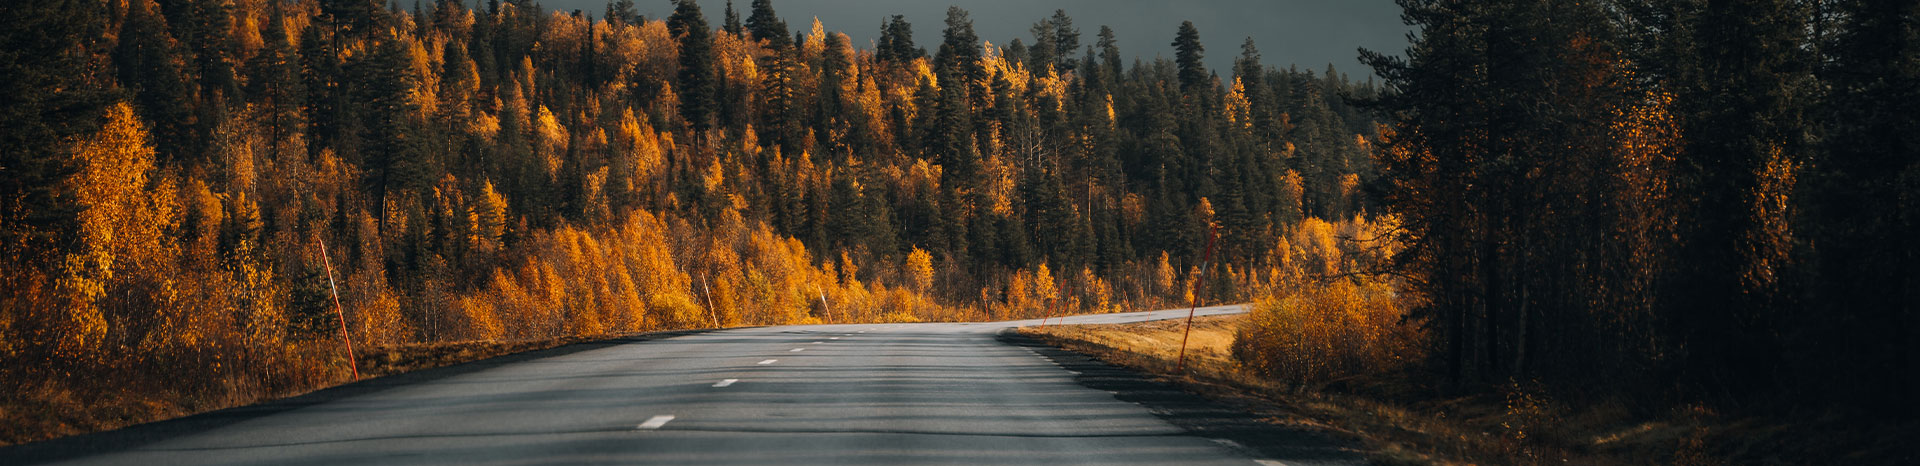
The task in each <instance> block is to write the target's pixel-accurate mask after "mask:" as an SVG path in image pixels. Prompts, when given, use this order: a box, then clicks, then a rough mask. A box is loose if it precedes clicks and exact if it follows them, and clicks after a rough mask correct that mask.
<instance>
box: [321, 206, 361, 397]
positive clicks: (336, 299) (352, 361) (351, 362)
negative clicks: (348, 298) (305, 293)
mask: <svg viewBox="0 0 1920 466" xmlns="http://www.w3.org/2000/svg"><path fill="white" fill-rule="evenodd" d="M314 242H316V243H320V262H321V263H323V264H326V266H327V288H329V289H332V290H333V313H334V315H337V316H339V317H340V341H343V342H346V344H347V367H351V368H353V380H360V361H359V360H358V359H356V358H354V356H353V338H351V337H349V336H347V335H348V334H347V311H346V310H344V309H343V308H341V307H340V285H336V284H334V282H333V259H332V258H330V257H327V242H326V241H325V240H315V241H314Z"/></svg>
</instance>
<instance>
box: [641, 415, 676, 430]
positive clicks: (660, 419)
mask: <svg viewBox="0 0 1920 466" xmlns="http://www.w3.org/2000/svg"><path fill="white" fill-rule="evenodd" d="M672 420H673V415H672V414H662V415H659V416H654V417H652V418H649V419H647V422H642V423H640V427H639V429H640V430H655V429H659V428H660V426H664V425H667V422H668V421H672Z"/></svg>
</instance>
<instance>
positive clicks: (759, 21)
mask: <svg viewBox="0 0 1920 466" xmlns="http://www.w3.org/2000/svg"><path fill="white" fill-rule="evenodd" d="M747 31H748V32H751V33H753V38H754V39H757V40H764V41H767V42H769V43H770V44H771V45H772V47H773V48H774V49H781V48H786V47H790V46H792V45H793V39H792V37H791V36H788V35H787V21H786V20H783V19H780V15H779V14H776V13H774V12H773V0H753V12H752V13H750V14H748V16H747Z"/></svg>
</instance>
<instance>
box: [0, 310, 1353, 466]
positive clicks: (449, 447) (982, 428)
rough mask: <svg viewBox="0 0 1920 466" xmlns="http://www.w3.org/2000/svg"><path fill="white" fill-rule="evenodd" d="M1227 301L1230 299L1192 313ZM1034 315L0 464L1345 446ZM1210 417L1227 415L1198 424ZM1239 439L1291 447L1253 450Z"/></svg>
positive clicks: (136, 437)
mask: <svg viewBox="0 0 1920 466" xmlns="http://www.w3.org/2000/svg"><path fill="white" fill-rule="evenodd" d="M1232 312H1239V309H1238V308H1234V307H1216V308H1203V309H1201V310H1200V314H1201V315H1209V314H1223V313H1232ZM1185 316H1186V311H1185V310H1178V311H1156V312H1142V313H1129V314H1108V315H1095V316H1079V317H1070V318H1067V322H1068V323H1119V322H1135V321H1145V320H1155V319H1166V318H1175V317H1185ZM1032 323H1034V322H1032V321H1019V322H995V323H960V324H874V325H816V326H792V327H759V328H742V329H732V330H723V331H714V332H705V333H697V334H690V335H681V336H676V337H672V338H664V339H655V340H651V341H614V342H607V343H600V344H587V345H575V346H574V347H567V348H561V349H556V350H549V351H543V352H535V353H529V354H523V355H516V356H508V357H504V358H496V359H494V360H488V361H481V362H476V363H470V364H464V365H459V366H453V367H448V368H441V369H434V370H429V371H422V372H417V373H412V374H403V375H399V376H393V377H385V378H381V379H375V380H369V381H363V382H360V383H355V384H349V385H345V386H342V387H336V388H333V389H328V390H323V391H320V392H316V393H314V394H310V395H306V396H302V397H296V398H292V399H288V400H281V401H276V402H269V403H265V404H261V405H256V406H250V407H244V408H235V409H231V410H225V411H218V412H214V413H207V414H202V415H198V416H192V417H188V418H183V419H179V420H174V421H166V422H161V423H155V424H148V425H143V426H136V427H133V428H129V429H122V430H120V431H114V432H106V433H100V434H93V435H87V436H80V437H74V438H69V439H63V440H56V441H53V442H46V443H42V444H30V445H25V446H19V447H13V448H8V449H4V450H0V463H5V464H14V463H33V462H41V461H54V462H60V463H71V464H130V465H141V466H153V465H164V464H194V465H220V464H395V463H398V464H416V463H436V464H438V463H446V464H529V463H532V464H599V463H618V464H634V463H643V464H676V465H698V464H819V463H832V464H921V463H961V464H1034V463H1045V464H1233V465H1246V464H1337V463H1353V462H1358V461H1359V460H1360V459H1359V458H1360V457H1359V456H1357V455H1355V454H1353V453H1352V452H1351V451H1350V450H1349V449H1347V448H1345V447H1343V446H1341V445H1340V444H1338V443H1337V442H1333V441H1329V440H1327V439H1324V438H1319V437H1316V436H1314V435H1312V434H1311V433H1300V434H1299V435H1295V434H1293V433H1288V432H1277V433H1276V432H1258V433H1255V434H1252V435H1254V436H1252V437H1249V436H1248V435H1250V434H1248V433H1247V432H1246V431H1244V429H1239V428H1236V427H1232V425H1234V424H1235V422H1236V421H1231V420H1228V421H1222V420H1221V419H1223V418H1221V416H1218V414H1220V413H1224V412H1228V411H1231V410H1230V409H1223V408H1221V407H1218V406H1211V405H1208V404H1207V402H1205V401H1197V397H1192V396H1190V395H1184V394H1181V393H1175V391H1171V390H1169V389H1167V388H1166V387H1164V386H1159V385H1157V384H1155V383H1152V382H1148V381H1145V380H1144V379H1140V378H1138V376H1137V375H1129V373H1125V372H1124V371H1120V370H1117V369H1113V368H1111V367H1107V366H1104V365H1102V364H1099V363H1097V362H1093V361H1088V360H1086V359H1085V358H1083V357H1078V355H1074V354H1071V353H1066V352H1063V351H1059V350H1055V349H1051V348H1044V347H1036V346H1025V345H1022V344H1019V343H1020V341H1019V340H1018V339H1017V338H1013V339H1010V337H1009V336H1007V335H1005V334H1003V332H1002V330H1004V329H1008V328H1011V327H1015V326H1019V325H1023V324H1032ZM1209 413H1212V414H1209ZM1226 417H1232V415H1231V414H1228V415H1226ZM1241 421H1245V420H1244V419H1242V420H1241ZM1241 424H1245V423H1244V422H1242V423H1241ZM1216 425H1226V426H1229V427H1228V428H1214V427H1209V426H1216ZM1261 436H1265V437H1261ZM1276 436H1277V437H1276ZM1235 438H1239V439H1241V440H1240V441H1238V442H1236V441H1235V440H1234V439H1235ZM1250 438H1251V439H1255V440H1253V441H1257V442H1260V443H1262V444H1266V443H1278V444H1289V445H1285V446H1284V448H1275V447H1273V446H1271V445H1263V446H1257V447H1252V448H1250V447H1248V446H1246V445H1245V444H1246V443H1248V442H1249V440H1247V439H1250ZM1262 438H1265V439H1277V440H1271V441H1269V440H1259V439H1262ZM9 458H10V459H9Z"/></svg>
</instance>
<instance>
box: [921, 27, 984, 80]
mask: <svg viewBox="0 0 1920 466" xmlns="http://www.w3.org/2000/svg"><path fill="white" fill-rule="evenodd" d="M933 69H934V72H935V73H938V74H939V75H940V76H941V78H940V83H941V86H942V87H965V86H968V85H969V84H968V83H975V82H979V81H982V80H985V79H986V77H987V71H986V69H985V68H982V67H981V66H980V36H978V35H975V34H974V33H973V20H972V19H969V18H968V17H967V10H962V9H960V7H947V28H946V30H944V31H942V32H941V41H940V51H939V52H938V53H935V54H934V59H933Z"/></svg>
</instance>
